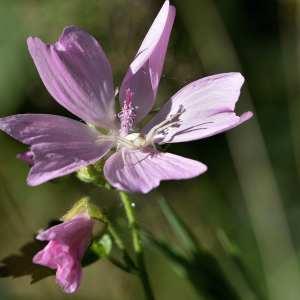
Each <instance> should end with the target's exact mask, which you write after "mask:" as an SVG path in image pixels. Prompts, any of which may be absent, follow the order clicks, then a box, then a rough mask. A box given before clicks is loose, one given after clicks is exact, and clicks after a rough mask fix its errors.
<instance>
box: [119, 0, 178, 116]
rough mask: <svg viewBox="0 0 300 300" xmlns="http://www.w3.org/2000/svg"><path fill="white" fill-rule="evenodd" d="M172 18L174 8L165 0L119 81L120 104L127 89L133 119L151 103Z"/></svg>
mask: <svg viewBox="0 0 300 300" xmlns="http://www.w3.org/2000/svg"><path fill="white" fill-rule="evenodd" d="M174 18H175V8H174V7H173V6H171V5H169V1H165V3H164V5H163V6H162V8H161V10H160V12H159V13H158V15H157V17H156V18H155V20H154V22H153V24H152V26H151V28H150V29H149V31H148V33H147V35H146V37H145V39H144V40H143V42H142V44H141V46H140V48H139V50H138V52H137V54H136V56H135V58H134V60H133V62H132V63H131V65H130V68H129V70H128V72H127V74H126V76H125V78H124V80H123V82H122V85H121V88H120V101H121V106H123V101H124V100H125V94H126V90H127V89H130V90H131V91H132V92H133V106H134V107H136V119H135V122H138V121H139V120H141V119H142V118H143V117H144V116H146V115H147V113H148V112H149V111H150V110H151V108H152V106H153V104H154V101H155V96H156V92H157V88H158V84H159V80H160V77H161V73H162V68H163V65H164V60H165V55H166V51H167V47H168V42H169V37H170V33H171V30H172V26H173V23H174Z"/></svg>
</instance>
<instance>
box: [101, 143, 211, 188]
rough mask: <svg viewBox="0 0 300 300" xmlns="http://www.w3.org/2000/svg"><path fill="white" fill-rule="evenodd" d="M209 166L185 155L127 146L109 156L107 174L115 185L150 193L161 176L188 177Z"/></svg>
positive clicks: (164, 178) (162, 177)
mask: <svg viewBox="0 0 300 300" xmlns="http://www.w3.org/2000/svg"><path fill="white" fill-rule="evenodd" d="M206 170H207V167H206V166H205V165H204V164H202V163H200V162H198V161H195V160H192V159H188V158H184V157H182V156H178V155H174V154H171V153H162V152H149V151H140V150H130V149H126V148H123V149H121V150H120V151H118V152H116V153H115V154H113V155H112V156H111V157H109V158H108V160H107V161H106V163H105V165H104V175H105V177H106V179H107V180H108V182H109V183H110V184H111V185H112V186H114V187H115V188H117V189H120V190H123V191H128V192H141V193H148V192H149V191H151V190H152V189H154V188H155V187H157V186H158V185H159V184H160V181H162V180H178V179H188V178H192V177H195V176H198V175H200V174H202V173H204V172H205V171H206Z"/></svg>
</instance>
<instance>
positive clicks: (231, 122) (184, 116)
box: [143, 73, 252, 144]
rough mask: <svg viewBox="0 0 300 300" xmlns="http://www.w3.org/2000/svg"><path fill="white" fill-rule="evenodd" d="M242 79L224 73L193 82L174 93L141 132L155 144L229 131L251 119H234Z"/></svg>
mask: <svg viewBox="0 0 300 300" xmlns="http://www.w3.org/2000/svg"><path fill="white" fill-rule="evenodd" d="M243 83H244V78H243V76H242V75H241V74H240V73H224V74H218V75H213V76H209V77H205V78H202V79H200V80H197V81H194V82H192V83H190V84H188V85H187V86H185V87H184V88H182V89H181V90H180V91H179V92H177V93H176V94H175V95H174V96H173V97H172V98H171V99H170V100H169V101H168V102H167V103H166V104H165V105H164V106H163V107H162V109H161V110H160V111H159V113H157V114H156V116H154V118H153V119H152V120H151V121H150V122H149V123H148V124H147V125H146V126H145V128H144V129H143V133H144V134H149V135H151V136H152V138H153V140H154V141H155V142H156V143H159V144H165V143H178V142H185V141H191V140H196V139H202V138H205V137H209V136H212V135H215V134H217V133H220V132H223V131H226V130H228V129H230V128H233V127H235V126H237V125H239V124H241V123H243V122H245V121H246V120H248V119H249V118H251V117H252V113H251V112H246V113H244V114H242V115H241V116H237V115H236V114H235V112H234V108H235V104H236V102H237V100H238V98H239V95H240V89H241V87H242V85H243Z"/></svg>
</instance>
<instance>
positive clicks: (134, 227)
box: [119, 192, 154, 300]
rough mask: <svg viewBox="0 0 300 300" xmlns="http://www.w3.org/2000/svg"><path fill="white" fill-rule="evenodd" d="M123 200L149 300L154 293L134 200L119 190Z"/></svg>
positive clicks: (152, 298)
mask: <svg viewBox="0 0 300 300" xmlns="http://www.w3.org/2000/svg"><path fill="white" fill-rule="evenodd" d="M119 194H120V198H121V201H122V203H123V205H124V209H125V213H126V217H127V221H128V226H129V229H130V230H131V236H132V244H133V249H134V252H135V255H136V261H137V266H138V268H139V277H140V279H141V282H142V284H143V287H144V291H145V295H146V298H147V300H154V295H153V292H152V289H151V286H150V282H149V277H148V273H147V271H146V266H145V262H144V249H143V244H142V241H141V236H140V230H139V226H138V223H137V220H136V217H135V213H134V206H133V202H132V201H131V200H130V198H129V196H128V194H126V193H124V192H119Z"/></svg>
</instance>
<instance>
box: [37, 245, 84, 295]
mask: <svg viewBox="0 0 300 300" xmlns="http://www.w3.org/2000/svg"><path fill="white" fill-rule="evenodd" d="M86 248H87V245H86ZM86 248H85V250H86ZM74 251H75V252H74ZM80 260H81V257H78V256H77V255H76V249H73V248H71V247H70V246H68V245H64V244H61V243H59V242H57V241H50V242H49V243H48V244H47V246H46V247H45V248H44V249H43V250H41V251H39V252H38V253H37V254H36V255H35V256H34V257H33V260H32V261H33V263H35V264H38V265H42V266H45V267H48V268H50V269H53V270H55V269H56V270H57V271H56V281H57V283H58V284H59V286H60V287H61V288H62V289H63V290H64V291H65V292H66V293H74V292H75V291H76V290H77V289H78V288H79V285H80V280H81V274H82V272H81V265H80Z"/></svg>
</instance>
